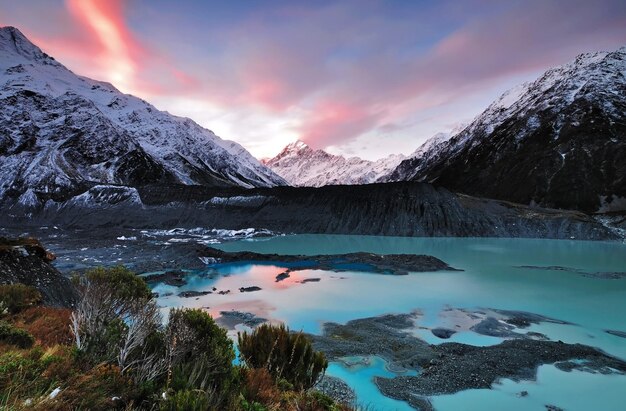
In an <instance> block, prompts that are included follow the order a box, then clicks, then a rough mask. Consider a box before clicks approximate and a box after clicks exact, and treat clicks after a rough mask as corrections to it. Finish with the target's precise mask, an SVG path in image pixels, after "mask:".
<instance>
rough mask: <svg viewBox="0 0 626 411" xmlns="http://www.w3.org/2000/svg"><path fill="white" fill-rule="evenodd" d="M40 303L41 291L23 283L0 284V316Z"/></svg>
mask: <svg viewBox="0 0 626 411" xmlns="http://www.w3.org/2000/svg"><path fill="white" fill-rule="evenodd" d="M39 303H41V293H40V292H39V291H38V290H37V289H36V288H35V287H30V286H28V285H24V284H4V285H0V316H1V315H3V314H5V315H6V314H16V313H19V312H20V311H23V310H25V309H26V308H28V307H32V306H35V305H38V304H39Z"/></svg>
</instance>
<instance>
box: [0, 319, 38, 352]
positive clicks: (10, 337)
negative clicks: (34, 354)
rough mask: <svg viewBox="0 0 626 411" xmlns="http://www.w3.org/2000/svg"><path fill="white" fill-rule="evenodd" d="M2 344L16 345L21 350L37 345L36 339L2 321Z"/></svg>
mask: <svg viewBox="0 0 626 411" xmlns="http://www.w3.org/2000/svg"><path fill="white" fill-rule="evenodd" d="M0 343H3V344H10V345H14V346H16V347H19V348H30V347H32V346H33V344H34V343H35V339H34V338H33V336H32V335H30V334H29V333H28V332H27V331H24V330H21V329H19V328H15V327H14V326H12V325H11V324H9V323H6V322H4V321H0Z"/></svg>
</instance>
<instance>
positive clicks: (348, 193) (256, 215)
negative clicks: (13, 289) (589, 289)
mask: <svg viewBox="0 0 626 411" xmlns="http://www.w3.org/2000/svg"><path fill="white" fill-rule="evenodd" d="M25 224H32V225H45V224H57V225H64V226H66V227H78V228H89V227H105V226H114V227H134V228H171V227H190V228H191V227H211V228H226V229H242V228H249V227H252V228H259V229H269V230H272V231H276V232H285V233H327V234H363V235H393V236H456V237H468V236H475V237H535V238H564V239H570V238H575V239H589V240H606V239H617V238H619V236H618V235H617V234H616V233H614V232H613V231H611V230H610V229H608V228H607V227H605V226H604V225H602V224H600V223H599V222H598V221H596V220H594V219H593V218H591V217H589V216H587V215H585V214H583V213H580V212H570V211H559V210H550V209H541V208H531V207H528V206H522V205H519V204H513V203H509V202H505V201H495V200H487V199H480V198H475V197H470V196H466V195H459V194H455V193H452V192H450V191H448V190H446V189H444V188H440V187H435V186H432V185H430V184H426V183H417V182H404V183H387V184H369V185H355V186H325V187H320V188H310V187H275V188H269V189H264V188H259V189H251V190H242V189H235V188H233V189H218V188H210V187H199V186H187V185H172V186H163V185H155V186H145V187H141V188H138V189H135V188H124V187H106V186H99V187H94V188H92V189H91V190H89V191H88V192H86V193H84V194H82V195H80V196H78V197H75V198H73V199H71V200H68V201H66V202H63V203H56V204H55V205H54V206H48V207H45V208H43V209H39V210H32V211H31V213H30V214H29V216H28V217H26V214H25V213H17V214H5V215H3V216H0V225H4V226H13V227H16V226H23V225H25Z"/></svg>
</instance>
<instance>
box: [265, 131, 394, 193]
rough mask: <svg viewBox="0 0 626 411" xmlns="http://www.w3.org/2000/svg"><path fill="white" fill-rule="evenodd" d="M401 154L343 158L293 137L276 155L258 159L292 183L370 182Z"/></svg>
mask: <svg viewBox="0 0 626 411" xmlns="http://www.w3.org/2000/svg"><path fill="white" fill-rule="evenodd" d="M405 158H406V157H405V156H403V155H401V154H392V155H390V156H388V157H385V158H382V159H380V160H377V161H369V160H363V159H361V158H359V157H350V158H345V157H343V156H339V155H333V154H329V153H327V152H326V151H324V150H314V149H312V148H311V147H309V146H308V145H307V144H306V143H304V142H303V141H300V140H297V141H295V142H292V143H290V144H288V145H287V146H286V147H285V148H284V149H283V150H282V151H281V152H280V153H279V154H278V155H276V157H273V158H271V159H266V160H262V162H263V164H265V165H266V166H268V167H269V168H270V169H272V170H273V171H274V172H275V173H276V174H278V175H279V176H281V177H283V178H284V179H285V180H286V181H287V182H288V183H289V184H291V185H293V186H304V187H321V186H325V185H352V184H368V183H373V182H375V181H376V180H377V179H378V178H380V176H382V175H385V174H387V173H389V172H390V171H391V170H393V169H394V168H395V167H396V166H397V165H398V164H400V162H401V161H402V160H404V159H405Z"/></svg>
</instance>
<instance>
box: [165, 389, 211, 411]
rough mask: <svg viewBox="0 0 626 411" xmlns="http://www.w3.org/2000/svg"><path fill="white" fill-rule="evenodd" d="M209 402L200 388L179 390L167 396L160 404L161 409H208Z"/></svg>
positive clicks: (206, 410) (188, 410)
mask: <svg viewBox="0 0 626 411" xmlns="http://www.w3.org/2000/svg"><path fill="white" fill-rule="evenodd" d="M211 409H212V407H211V404H210V403H209V400H208V398H207V396H206V393H205V392H204V391H202V390H181V391H177V392H175V393H174V394H172V395H170V396H168V397H167V398H166V399H165V401H162V402H161V404H160V410H161V411H183V410H185V411H208V410H211Z"/></svg>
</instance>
